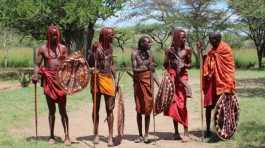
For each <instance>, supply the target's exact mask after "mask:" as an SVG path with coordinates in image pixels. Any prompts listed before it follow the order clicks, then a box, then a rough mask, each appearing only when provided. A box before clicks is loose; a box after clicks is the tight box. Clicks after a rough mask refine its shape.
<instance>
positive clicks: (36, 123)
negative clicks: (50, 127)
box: [34, 83, 38, 140]
mask: <svg viewBox="0 0 265 148" xmlns="http://www.w3.org/2000/svg"><path fill="white" fill-rule="evenodd" d="M37 101H38V100H37V83H34V104H35V138H36V140H38V102H37Z"/></svg>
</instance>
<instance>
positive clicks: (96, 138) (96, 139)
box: [93, 135, 99, 144]
mask: <svg viewBox="0 0 265 148" xmlns="http://www.w3.org/2000/svg"><path fill="white" fill-rule="evenodd" d="M93 143H94V144H99V136H98V135H95V137H94V140H93Z"/></svg>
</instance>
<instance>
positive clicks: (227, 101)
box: [214, 94, 239, 140]
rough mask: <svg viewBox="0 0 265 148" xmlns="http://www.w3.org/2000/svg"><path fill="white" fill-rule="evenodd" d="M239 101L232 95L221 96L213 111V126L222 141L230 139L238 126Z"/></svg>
mask: <svg viewBox="0 0 265 148" xmlns="http://www.w3.org/2000/svg"><path fill="white" fill-rule="evenodd" d="M238 120H239V100H238V97H237V96H236V95H234V94H222V95H221V96H220V98H219V99H218V102H217V103H216V106H215V110H214V125H215V130H216V133H217V135H218V136H219V137H220V138H221V139H223V140H227V139H230V138H231V137H232V136H233V135H234V133H235V131H236V129H237V125H238Z"/></svg>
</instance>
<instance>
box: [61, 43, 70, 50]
mask: <svg viewBox="0 0 265 148" xmlns="http://www.w3.org/2000/svg"><path fill="white" fill-rule="evenodd" d="M59 46H60V49H62V50H63V51H67V50H68V49H67V47H66V46H65V45H63V44H59Z"/></svg>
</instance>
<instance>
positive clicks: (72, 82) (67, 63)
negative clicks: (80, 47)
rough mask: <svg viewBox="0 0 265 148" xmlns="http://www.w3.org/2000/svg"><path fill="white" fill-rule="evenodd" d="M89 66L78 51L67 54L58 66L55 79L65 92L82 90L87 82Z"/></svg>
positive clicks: (71, 92)
mask: <svg viewBox="0 0 265 148" xmlns="http://www.w3.org/2000/svg"><path fill="white" fill-rule="evenodd" d="M89 78H90V77H89V67H88V64H87V61H86V59H85V58H84V56H83V55H82V54H81V52H80V51H77V52H74V53H72V54H71V55H70V56H68V57H67V58H66V59H65V60H64V61H63V63H62V64H61V65H60V67H59V71H58V73H57V80H58V82H59V84H60V85H61V87H62V88H63V89H64V90H65V92H66V93H67V94H74V93H76V92H79V91H81V90H83V89H84V88H85V87H86V86H87V84H88V82H89Z"/></svg>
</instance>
